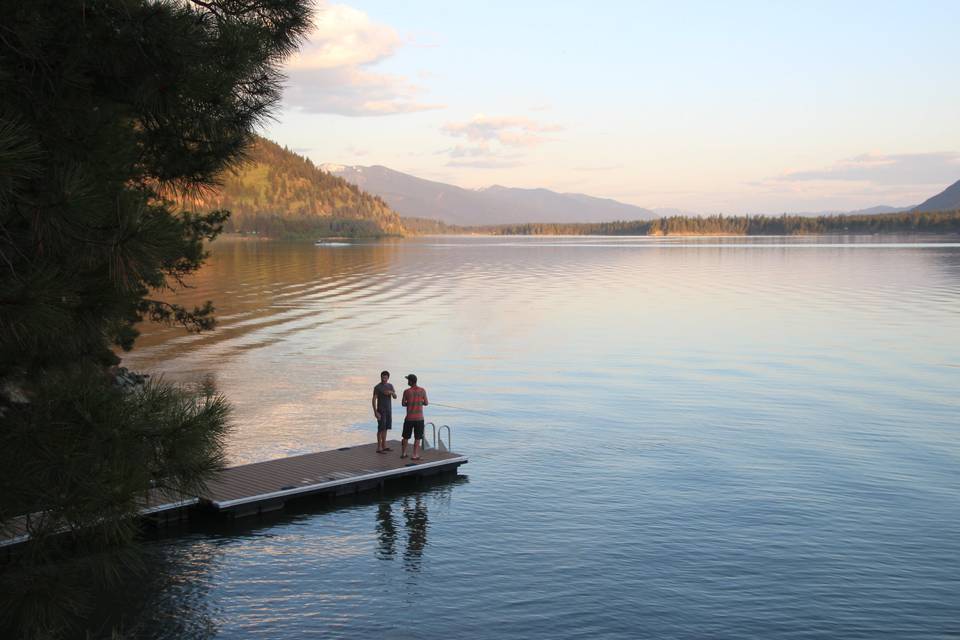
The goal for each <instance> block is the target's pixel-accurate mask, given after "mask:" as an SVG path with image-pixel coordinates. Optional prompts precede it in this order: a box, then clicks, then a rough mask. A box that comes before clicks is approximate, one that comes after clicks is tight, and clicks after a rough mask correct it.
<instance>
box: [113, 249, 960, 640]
mask: <svg viewBox="0 0 960 640" xmlns="http://www.w3.org/2000/svg"><path fill="white" fill-rule="evenodd" d="M193 282H194V285H195V288H194V289H191V290H189V291H187V292H185V293H184V294H182V295H180V296H179V297H178V301H179V302H182V303H185V304H191V305H192V304H195V303H202V302H203V301H205V300H207V299H212V300H213V301H214V303H215V304H216V307H217V309H218V317H219V326H218V328H217V330H216V331H214V332H212V333H209V334H200V335H188V334H185V333H184V332H183V331H181V330H178V329H167V328H159V327H153V328H147V329H146V330H145V334H144V336H143V337H142V338H141V340H140V342H139V343H138V346H137V348H136V349H135V350H134V351H133V352H132V353H130V354H127V355H126V356H125V361H124V365H125V366H128V367H131V368H133V369H135V370H141V371H147V372H151V373H154V374H157V375H162V376H163V377H164V378H165V379H167V380H172V381H177V382H183V383H187V384H193V383H197V382H200V381H203V380H211V381H213V382H214V383H215V385H216V387H217V388H218V389H219V391H221V392H222V393H224V394H225V395H226V396H227V397H228V398H229V399H230V400H231V402H232V403H233V405H234V408H235V413H234V421H235V430H234V433H233V435H232V437H231V440H230V443H229V450H228V455H229V458H230V461H231V463H235V464H240V463H246V462H252V461H257V460H266V459H270V458H276V457H281V456H287V455H292V454H298V453H305V452H309V451H315V450H322V449H331V448H336V447H341V446H346V445H352V444H359V443H368V442H373V441H374V439H375V423H374V421H373V416H372V410H371V407H370V395H371V389H372V387H373V385H374V384H376V383H377V382H378V378H379V372H380V370H381V369H388V370H390V371H391V373H392V374H393V378H392V382H393V383H394V384H395V385H397V387H398V389H402V388H403V386H404V385H403V384H401V383H403V379H402V376H403V375H404V374H407V373H415V374H417V375H418V376H419V378H420V384H421V385H422V386H424V387H425V388H426V389H427V391H428V393H429V396H430V400H431V402H432V404H431V406H429V407H428V408H427V410H426V414H427V416H426V417H427V420H428V421H433V422H436V423H437V424H449V425H451V427H452V431H453V445H454V448H455V449H456V450H457V451H458V452H461V453H464V454H466V455H467V456H469V458H470V463H469V464H467V465H465V466H464V467H461V478H459V479H458V480H455V481H451V482H441V483H432V484H429V485H424V486H421V487H419V488H416V487H412V488H405V489H402V490H397V491H393V492H391V493H388V494H385V495H383V496H376V495H374V496H372V497H369V498H366V499H362V500H359V501H357V502H356V503H353V504H350V505H347V506H344V507H342V508H337V509H326V508H317V509H299V510H297V511H295V512H290V513H286V514H282V515H279V516H274V517H271V518H265V519H262V520H257V519H252V520H247V521H238V522H236V523H235V524H230V523H224V524H223V525H222V526H217V527H213V528H195V529H194V530H191V531H188V532H186V533H185V534H184V535H181V536H170V537H164V538H160V539H156V540H152V541H149V542H148V543H147V546H148V550H149V553H150V558H151V560H150V563H151V564H150V572H149V574H150V578H149V579H148V580H143V581H138V582H136V583H132V584H130V585H129V586H128V587H127V588H125V589H123V590H122V593H117V594H114V600H113V603H112V604H111V605H110V606H108V607H106V609H107V611H108V613H105V614H104V615H105V616H108V617H111V616H112V618H114V619H122V620H123V621H124V624H125V625H126V626H127V627H128V628H131V629H137V633H138V634H140V635H141V636H143V637H149V638H171V639H172V638H190V639H198V638H271V639H275V638H279V639H293V638H304V637H324V638H371V637H389V638H418V639H425V638H438V639H449V638H454V637H460V638H471V639H487V638H491V639H492V638H551V639H552V638H637V637H644V638H831V639H835V638H864V639H876V638H887V637H889V638H946V637H958V635H960V613H958V612H960V599H958V593H960V437H958V436H960V420H958V417H957V412H958V408H960V403H958V394H957V389H958V387H960V338H958V332H960V242H958V238H956V237H954V238H952V239H951V238H947V239H937V238H918V237H903V236H896V237H816V238H810V237H803V238H773V237H771V238H755V237H753V238H659V239H658V238H606V237H604V238H598V237H579V238H569V237H566V238H554V237H540V238H504V237H498V238H489V237H487V238H484V237H471V238H458V237H442V238H419V239H413V240H396V241H383V242H370V243H358V244H352V245H349V246H325V247H316V246H313V245H312V244H309V243H300V244H298V243H281V242H269V241H257V240H238V239H224V240H221V241H218V242H217V243H215V244H214V245H213V247H212V257H211V260H210V262H209V265H208V266H207V267H205V268H204V270H203V271H202V272H201V273H200V274H198V275H197V277H196V278H194V280H193ZM401 411H402V410H401V408H400V406H399V402H397V403H396V405H395V407H394V413H395V418H397V419H399V417H400V415H401ZM398 436H399V434H398V429H397V428H395V429H394V431H393V437H398ZM138 625H139V626H138Z"/></svg>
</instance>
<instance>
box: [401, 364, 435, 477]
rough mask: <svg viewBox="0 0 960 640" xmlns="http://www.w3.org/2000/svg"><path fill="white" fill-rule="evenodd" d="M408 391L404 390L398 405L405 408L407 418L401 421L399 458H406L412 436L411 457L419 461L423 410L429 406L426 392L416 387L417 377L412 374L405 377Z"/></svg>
mask: <svg viewBox="0 0 960 640" xmlns="http://www.w3.org/2000/svg"><path fill="white" fill-rule="evenodd" d="M407 383H408V384H409V385H410V388H409V389H406V390H404V392H403V400H401V402H400V404H402V405H403V406H405V407H406V408H407V417H406V419H404V421H403V439H402V440H401V441H400V457H401V458H406V457H407V441H408V440H409V439H410V435H411V434H413V457H412V458H410V459H411V460H419V459H420V442H421V441H422V440H423V408H424V407H425V406H427V405H428V404H430V403H429V402H428V401H427V390H426V389H424V388H423V387H418V386H417V376H415V375H413V374H412V373H411V374H410V375H408V376H407Z"/></svg>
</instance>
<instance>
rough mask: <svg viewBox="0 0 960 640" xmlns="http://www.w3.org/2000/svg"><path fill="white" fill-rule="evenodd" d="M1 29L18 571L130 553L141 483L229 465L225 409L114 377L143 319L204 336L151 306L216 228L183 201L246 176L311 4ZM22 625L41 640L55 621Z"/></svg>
mask: <svg viewBox="0 0 960 640" xmlns="http://www.w3.org/2000/svg"><path fill="white" fill-rule="evenodd" d="M0 15H2V16H3V21H2V23H0V537H7V535H9V534H10V533H11V531H12V530H13V525H14V524H15V523H22V522H23V516H24V515H25V514H33V516H34V517H33V518H31V524H30V533H31V534H32V536H33V542H32V543H31V544H29V545H27V547H28V548H27V549H26V550H25V551H23V552H22V553H20V554H19V555H18V558H19V561H20V563H21V569H23V570H26V568H29V567H33V568H34V569H36V568H37V567H41V566H45V565H44V563H48V564H47V565H46V566H49V562H51V561H56V560H62V558H63V557H64V555H63V554H64V548H65V547H64V543H63V541H64V540H69V542H70V545H72V548H73V549H74V550H91V549H96V548H100V547H102V546H103V545H118V544H119V545H123V544H125V543H127V542H129V541H130V540H131V538H132V536H133V534H134V528H133V526H131V524H130V523H131V518H130V517H129V516H131V515H133V514H136V513H137V510H138V508H139V501H140V499H141V497H142V496H143V495H144V493H145V492H146V491H147V490H148V489H149V488H150V487H151V486H152V485H158V486H166V487H169V488H170V489H171V490H173V491H191V490H195V489H196V488H197V486H198V485H199V484H201V483H202V482H203V480H204V478H205V477H206V476H207V474H209V473H210V472H211V471H212V470H214V469H216V468H217V467H218V466H219V465H220V464H221V463H222V457H223V453H222V441H223V437H224V433H225V430H226V425H227V420H226V414H227V405H226V403H225V401H224V400H223V398H220V397H218V396H216V395H215V394H213V393H212V392H208V391H203V392H200V393H199V394H193V395H191V394H188V393H187V392H185V391H182V390H178V389H175V388H172V387H169V386H166V385H163V384H149V385H147V386H146V387H145V388H143V389H141V390H140V391H135V392H128V391H123V390H121V389H119V388H117V387H116V385H115V381H114V378H113V376H112V375H110V367H111V366H114V365H116V364H117V363H118V358H117V356H116V355H115V351H116V350H121V351H122V350H129V349H130V348H131V347H132V346H133V344H134V342H135V340H136V337H137V334H138V332H137V330H136V325H137V323H139V322H141V321H143V320H152V321H159V322H168V323H178V324H181V325H183V326H184V327H186V328H187V329H188V330H191V331H199V330H206V329H210V328H212V326H213V324H214V319H213V315H212V314H213V306H212V304H211V303H209V302H208V303H207V304H206V305H204V306H202V307H199V308H194V309H185V308H182V307H180V306H177V305H174V304H169V303H166V302H164V301H163V300H162V299H161V297H160V296H159V295H158V294H162V292H163V291H164V290H170V289H175V288H179V287H181V286H184V284H185V283H186V281H187V279H188V278H189V276H190V275H191V274H192V273H194V272H195V271H196V270H197V269H199V268H200V266H201V265H202V264H203V261H204V259H205V257H206V253H205V251H204V242H205V241H207V240H210V239H212V238H213V237H215V236H216V235H217V233H219V231H220V229H221V228H222V226H223V224H224V222H225V220H226V219H227V216H228V213H227V212H225V211H213V212H207V213H197V212H193V211H190V210H187V209H185V208H183V207H182V206H179V205H177V204H176V203H182V202H188V201H190V197H195V196H197V195H198V194H203V193H206V192H208V191H209V190H210V189H212V188H213V187H214V186H215V185H216V182H217V176H219V175H221V174H222V173H223V172H224V171H225V170H227V169H229V168H230V167H232V166H234V165H235V164H236V163H237V162H238V161H240V160H241V159H242V157H243V153H244V149H245V148H246V147H247V145H248V144H250V142H251V141H252V140H253V130H254V129H255V127H256V126H257V125H258V124H260V123H262V122H263V121H264V119H265V118H267V117H268V116H269V114H270V112H271V109H272V108H273V107H274V106H275V105H276V103H277V101H278V99H279V92H280V81H281V80H282V77H281V74H280V72H279V66H280V63H281V61H282V60H283V58H284V57H285V56H287V55H288V54H289V53H291V52H292V51H293V50H294V49H295V47H296V46H297V44H298V42H299V41H300V39H301V38H302V37H303V35H304V34H305V32H306V29H307V28H308V27H309V18H310V16H309V2H308V0H206V1H202V0H31V2H22V1H21V0H0ZM37 514H42V517H38V515H37ZM18 526H19V525H18ZM63 531H67V532H70V534H68V535H57V536H51V535H48V534H51V533H61V532H63ZM11 571H12V569H10V568H9V567H8V568H7V569H6V570H4V572H3V580H4V581H5V584H4V585H2V586H3V587H4V591H5V592H6V593H4V594H3V595H0V599H4V601H5V602H12V600H8V599H6V596H7V595H9V593H11V592H10V591H7V588H9V587H10V586H11V584H10V576H11V575H13V574H12V573H11ZM41 574H42V572H39V573H37V572H34V573H32V574H29V575H32V576H34V577H36V576H38V575H41ZM17 575H18V576H20V577H18V578H17V580H18V581H19V582H18V584H16V585H13V586H14V587H15V589H14V591H15V592H16V593H17V594H18V597H19V596H24V594H25V593H26V594H27V595H29V592H30V589H29V588H26V589H25V588H24V584H25V583H24V582H23V581H22V578H23V575H25V574H17ZM28 582H29V581H28ZM17 602H19V604H20V605H23V602H22V598H20V599H19V600H17ZM16 610H17V611H18V612H19V613H21V614H23V615H28V616H29V615H35V616H36V618H35V619H34V620H33V623H32V625H31V624H27V623H24V626H23V627H22V628H23V629H33V630H34V631H36V633H37V634H40V635H42V633H41V632H44V633H45V632H46V631H44V629H46V630H47V631H49V629H47V628H46V627H45V626H44V624H41V622H40V621H41V620H48V619H49V620H54V621H55V620H57V618H56V617H53V618H47V617H44V616H47V615H48V614H49V613H50V612H49V611H48V610H46V609H44V608H43V607H40V608H37V607H34V608H33V609H31V608H30V607H25V606H19V607H16ZM31 611H32V612H33V614H30V613H29V612H31ZM24 612H28V613H26V614H24ZM51 624H52V623H51Z"/></svg>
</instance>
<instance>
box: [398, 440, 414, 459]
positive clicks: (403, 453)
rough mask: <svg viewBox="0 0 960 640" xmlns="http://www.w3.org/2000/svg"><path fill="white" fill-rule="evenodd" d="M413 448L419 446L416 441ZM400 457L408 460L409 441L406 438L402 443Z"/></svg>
mask: <svg viewBox="0 0 960 640" xmlns="http://www.w3.org/2000/svg"><path fill="white" fill-rule="evenodd" d="M413 446H417V445H416V440H414V445H413ZM400 457H401V458H406V457H407V439H406V438H404V439H403V440H401V441H400Z"/></svg>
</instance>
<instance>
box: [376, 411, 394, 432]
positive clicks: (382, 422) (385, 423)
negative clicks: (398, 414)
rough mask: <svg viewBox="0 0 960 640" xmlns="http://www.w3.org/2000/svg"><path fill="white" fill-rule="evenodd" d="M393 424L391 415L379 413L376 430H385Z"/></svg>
mask: <svg viewBox="0 0 960 640" xmlns="http://www.w3.org/2000/svg"><path fill="white" fill-rule="evenodd" d="M392 426H393V416H392V415H390V414H389V413H381V414H380V419H379V420H377V431H386V430H387V429H389V428H391V427H392Z"/></svg>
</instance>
